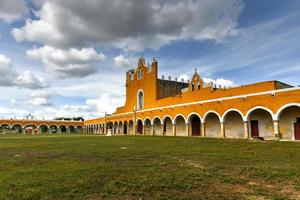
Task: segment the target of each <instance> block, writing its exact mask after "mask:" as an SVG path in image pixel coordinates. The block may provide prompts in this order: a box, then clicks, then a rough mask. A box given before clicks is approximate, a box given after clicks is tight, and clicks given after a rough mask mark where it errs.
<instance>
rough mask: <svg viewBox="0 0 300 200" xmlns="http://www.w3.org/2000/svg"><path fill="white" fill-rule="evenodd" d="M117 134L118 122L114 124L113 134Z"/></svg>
mask: <svg viewBox="0 0 300 200" xmlns="http://www.w3.org/2000/svg"><path fill="white" fill-rule="evenodd" d="M117 133H118V122H115V123H114V127H113V134H114V135H116V134H117Z"/></svg>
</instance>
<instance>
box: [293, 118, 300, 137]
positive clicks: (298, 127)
mask: <svg viewBox="0 0 300 200" xmlns="http://www.w3.org/2000/svg"><path fill="white" fill-rule="evenodd" d="M294 131H295V140H300V118H297V122H296V123H294Z"/></svg>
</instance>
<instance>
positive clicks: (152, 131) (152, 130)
mask: <svg viewBox="0 0 300 200" xmlns="http://www.w3.org/2000/svg"><path fill="white" fill-rule="evenodd" d="M150 133H151V135H154V125H153V124H152V123H151V131H150Z"/></svg>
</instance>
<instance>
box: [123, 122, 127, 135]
mask: <svg viewBox="0 0 300 200" xmlns="http://www.w3.org/2000/svg"><path fill="white" fill-rule="evenodd" d="M123 134H124V135H127V134H128V122H127V121H124V125H123Z"/></svg>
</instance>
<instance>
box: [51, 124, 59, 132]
mask: <svg viewBox="0 0 300 200" xmlns="http://www.w3.org/2000/svg"><path fill="white" fill-rule="evenodd" d="M49 129H50V133H57V132H58V127H57V126H56V125H51V126H50V127H49Z"/></svg>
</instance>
